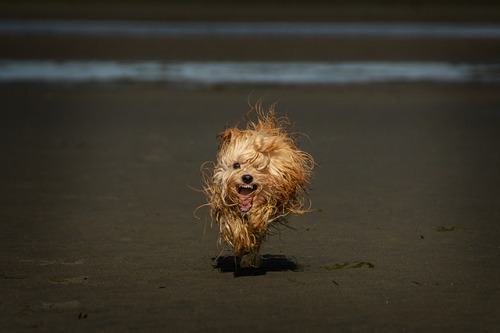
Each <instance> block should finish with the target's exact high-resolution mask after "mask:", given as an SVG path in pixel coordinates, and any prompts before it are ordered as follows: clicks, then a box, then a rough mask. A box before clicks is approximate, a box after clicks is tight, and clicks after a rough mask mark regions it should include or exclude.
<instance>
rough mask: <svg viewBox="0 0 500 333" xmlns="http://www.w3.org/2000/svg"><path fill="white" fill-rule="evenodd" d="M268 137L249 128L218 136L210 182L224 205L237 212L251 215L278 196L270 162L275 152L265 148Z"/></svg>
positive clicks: (273, 168)
mask: <svg viewBox="0 0 500 333" xmlns="http://www.w3.org/2000/svg"><path fill="white" fill-rule="evenodd" d="M275 139H276V138H275ZM270 140H272V137H270V136H269V135H268V134H266V133H259V132H256V131H250V130H245V131H241V130H234V129H232V130H228V131H226V132H224V133H223V135H222V139H221V147H220V150H219V154H218V157H217V166H216V168H215V173H214V183H215V184H216V186H219V187H220V189H221V194H222V196H223V197H224V200H225V203H226V205H228V206H232V207H234V209H238V210H239V212H240V213H241V214H251V213H252V211H255V210H256V209H258V208H259V207H261V206H263V205H265V204H267V203H269V202H270V201H272V200H271V198H272V197H273V196H274V197H276V196H278V195H277V193H276V192H277V190H278V188H279V186H278V184H277V182H278V179H277V178H276V176H277V174H276V172H274V170H275V168H276V167H275V165H274V164H275V162H274V161H273V159H274V158H276V157H277V155H276V151H270V150H269V148H270V147H269V143H270Z"/></svg>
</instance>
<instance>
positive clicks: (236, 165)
mask: <svg viewBox="0 0 500 333" xmlns="http://www.w3.org/2000/svg"><path fill="white" fill-rule="evenodd" d="M240 167H241V166H240V164H239V163H238V162H236V163H234V164H233V169H239V168H240Z"/></svg>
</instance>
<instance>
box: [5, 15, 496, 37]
mask: <svg viewBox="0 0 500 333" xmlns="http://www.w3.org/2000/svg"><path fill="white" fill-rule="evenodd" d="M0 33H2V34H42V35H43V34H45V35H87V36H92V35H109V36H174V37H210V36H212V37H228V36H231V37H245V38H249V37H262V36H264V37H265V36H274V37H279V36H303V37H319V36H322V37H335V36H340V37H404V38H415V37H418V38H421V37H425V38H495V39H498V38H500V24H493V23H425V22H421V23H361V22H350V23H324V22H317V23H312V22H302V23H301V22H293V23H292V22H128V21H85V20H82V21H64V20H57V21H56V20H28V21H16V20H0Z"/></svg>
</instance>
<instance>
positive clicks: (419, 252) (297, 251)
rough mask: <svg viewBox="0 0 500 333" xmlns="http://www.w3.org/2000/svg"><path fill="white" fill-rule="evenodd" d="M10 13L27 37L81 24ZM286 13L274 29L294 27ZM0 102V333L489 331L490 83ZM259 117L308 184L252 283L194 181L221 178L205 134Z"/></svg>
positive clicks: (456, 49) (126, 45) (372, 49)
mask: <svg viewBox="0 0 500 333" xmlns="http://www.w3.org/2000/svg"><path fill="white" fill-rule="evenodd" d="M12 6H13V5H12ZM12 6H11V7H6V8H8V11H7V12H6V13H10V14H9V15H12V17H17V18H19V19H32V18H36V17H37V15H35V14H36V13H39V15H38V17H42V18H46V17H49V18H51V19H53V18H55V19H57V18H61V17H63V18H64V17H69V18H71V19H74V18H75V17H74V15H76V14H75V13H74V12H73V11H71V10H69V11H68V9H66V11H64V10H62V9H61V10H60V11H57V10H54V11H43V10H41V9H38V11H29V10H27V11H22V10H21V9H16V7H15V6H13V7H12ZM33 6H34V5H33ZM491 6H492V5H491ZM492 8H497V7H495V6H493V7H492ZM299 9H300V8H299ZM104 12H105V13H106V11H104ZM318 12H321V11H318ZM347 12H349V11H347ZM369 12H370V11H369ZM444 12H445V13H446V11H445V10H444ZM16 13H17V14H16ZM20 13H21V14H20ZM33 13H34V14H33ZM47 13H48V14H47ZM51 13H52V14H51ZM64 13H70V14H67V15H66V16H65V15H63V14H64ZM82 13H87V12H85V11H82ZM88 13H96V12H95V11H89V12H88ZM88 13H87V15H86V17H87V18H89V19H96V17H94V16H93V15H96V14H88ZM101 13H102V12H101ZM127 13H128V14H126V15H125V14H123V13H122V17H123V18H124V19H133V18H134V17H137V16H134V13H133V11H128V12H127ZM140 13H142V12H139V14H137V15H142V14H140ZM175 13H184V14H182V15H184V16H182V15H181V14H176V15H181V16H178V17H181V19H184V20H185V17H186V16H187V14H185V13H186V11H185V9H184V11H182V10H179V11H178V12H175ZM197 13H198V14H197V15H198V16H196V15H195V18H197V17H201V19H202V18H203V16H202V14H200V12H197ZM201 13H202V12H201ZM250 13H253V12H250ZM294 13H295V16H293V15H292V14H289V16H288V17H285V18H286V19H288V20H290V21H293V20H294V17H295V19H297V17H298V18H299V19H302V17H301V15H305V14H304V13H307V11H306V12H301V11H300V10H296V11H295V12H294ZM301 13H302V14H301ZM344 13H346V11H344ZM349 13H350V12H349ZM376 13H379V12H378V11H376ZM405 13H412V11H406V12H405ZM450 13H451V14H449V15H450V20H451V21H457V20H464V18H467V11H465V13H464V12H463V11H462V12H460V11H459V10H458V9H456V8H455V9H454V10H450ZM471 13H472V14H473V15H472V14H471V15H472V16H473V18H474V19H473V20H475V21H478V20H480V19H481V15H480V14H481V13H483V17H484V18H485V19H488V18H491V17H496V16H495V15H496V14H495V13H498V11H495V10H487V11H480V10H476V11H471ZM28 14H29V15H28ZM4 15H6V14H4ZM16 15H18V16H16ZM23 15H24V16H23ZM51 15H52V16H51ZM158 15H159V14H158ZM172 15H173V14H172ZM249 15H250V14H249ZM311 15H313V14H311ZM325 15H326V14H325ZM346 15H347V14H346ZM350 15H353V14H350ZM373 15H375V14H373ZM408 15H410V14H408ZM472 16H471V17H472ZM162 17H163V16H162ZM251 17H252V18H253V19H255V17H254V16H251ZM346 17H347V18H349V19H352V17H351V16H348V15H347V16H346ZM373 17H376V18H378V17H379V16H376V15H375V16H373ZM391 17H392V16H391ZM106 18H111V19H113V18H115V17H113V16H112V15H108V16H107V17H106ZM382 18H383V19H384V20H390V19H391V18H390V17H389V18H388V17H385V16H384V17H382ZM382 18H379V19H382ZM97 19H101V18H99V17H97ZM140 19H143V17H142V16H141V17H140ZM152 19H157V17H155V16H154V15H153V16H152ZM197 19H199V18H197ZM325 19H326V18H325ZM328 19H331V18H330V17H328ZM337 19H339V18H337ZM393 20H394V18H393ZM436 20H437V18H436ZM0 41H2V43H3V45H8V46H9V47H5V48H2V50H1V51H0V57H1V59H59V60H67V59H98V60H106V59H108V60H109V59H113V60H151V59H157V60H169V61H180V60H196V61H206V60H211V61H219V60H240V61H246V60H266V61H272V60H275V61H278V60H279V61H345V60H383V61H396V60H411V61H430V60H432V61H436V60H437V61H449V62H452V63H472V64H474V63H480V64H483V63H486V64H487V63H495V62H496V63H497V62H498V59H499V58H498V56H499V55H500V51H499V49H498V46H497V45H498V40H489V39H484V40H481V39H479V40H478V39H474V40H472V39H471V40H467V39H463V40H461V39H457V40H444V41H440V40H433V39H416V40H412V41H408V40H398V39H382V40H380V41H378V40H377V39H369V38H367V39H348V40H344V39H342V38H327V39H321V38H311V39H307V38H302V39H300V38H299V39H293V40H292V39H280V40H276V39H273V38H260V39H251V38H250V39H246V40H245V39H235V40H231V39H229V40H227V39H225V40H222V39H215V40H206V39H201V38H192V39H182V38H129V37H120V38H118V37H116V38H110V37H92V38H91V37H81V36H80V37H75V38H72V37H67V36H66V37H61V36H59V37H58V36H42V37H40V38H37V37H34V36H31V35H30V36H11V35H0ZM214 43H215V44H214ZM294 43H295V44H294ZM380 43H382V44H383V43H387V44H386V45H388V46H390V48H387V47H385V46H381V44H380ZM44 45H45V46H46V47H42V46H44ZM224 45H226V46H227V48H226V49H224V51H223V48H224ZM336 45H343V46H345V47H340V51H338V52H336V51H335V50H336V48H335V46H336ZM114 46H116V47H114ZM434 46H436V47H434ZM388 49H390V50H391V52H387V50H388ZM252 50H253V52H254V53H251V51H252ZM255 50H259V51H261V50H266V51H265V52H264V51H262V52H256V51H255ZM283 50H285V51H287V52H283ZM293 50H297V51H296V52H295V53H294V52H292V51H293ZM305 50H307V52H306V51H305ZM392 51H393V52H392ZM0 87H1V89H0V110H2V111H1V115H2V120H1V122H0V133H1V135H2V140H1V143H0V145H1V149H2V150H1V151H2V155H3V158H2V163H1V166H0V170H1V175H2V187H1V190H0V197H1V206H0V218H1V226H2V232H1V233H0V294H1V295H2V297H1V299H0V310H1V311H0V327H1V330H2V331H4V332H23V331H33V330H35V329H36V330H42V331H51V332H63V331H120V332H136V331H153V332H156V331H158V332H160V331H172V332H195V331H196V332H200V331H207V332H212V331H223V332H224V331H240V332H251V331H263V332H270V331H283V332H285V331H286V332H302V331H306V330H307V331H315V332H316V331H317V332H331V331H334V332H335V331H339V332H344V331H348V332H351V331H353V332H359V331H370V332H388V331H389V332H391V331H398V332H399V331H410V332H416V331H427V332H434V331H439V332H470V331H478V332H494V331H497V330H498V329H499V328H500V320H499V314H500V313H499V309H500V290H499V283H498V281H499V278H500V269H499V267H498V264H497V263H498V261H499V251H500V247H499V246H500V244H499V242H498V240H499V235H500V226H499V223H498V222H499V220H500V208H499V207H500V202H499V200H500V189H499V188H500V186H499V185H500V173H499V171H498V170H500V155H499V154H498V146H499V136H498V129H499V128H500V112H499V109H500V95H499V94H498V88H499V85H498V83H487V82H482V83H481V82H462V83H436V82H411V83H409V82H385V83H384V82H382V83H358V84H350V85H306V86H303V85H279V84H255V85H237V86H232V85H213V86H182V85H172V84H166V83H147V84H145V83H134V82H113V83H105V84H91V83H85V84H65V83H44V82H16V83H5V82H4V83H1V84H0ZM259 98H263V101H264V104H265V105H269V104H271V103H273V102H276V101H278V104H277V106H276V108H277V112H278V113H279V114H286V115H287V116H288V117H289V118H290V120H291V121H292V122H293V127H292V130H293V131H294V132H299V133H303V135H301V137H300V138H301V140H300V142H301V148H302V149H303V150H305V151H307V152H308V153H310V154H311V155H312V156H313V157H314V159H315V162H316V168H315V172H314V175H313V178H312V181H311V188H310V190H309V197H310V199H311V203H312V207H311V212H309V213H307V214H304V215H301V216H294V217H291V218H290V219H289V223H288V225H287V226H288V227H287V226H281V227H279V228H276V229H273V232H272V234H271V235H270V236H269V238H268V239H267V241H266V242H265V244H264V245H263V248H262V251H261V253H262V266H261V268H259V269H250V270H248V269H246V270H242V269H240V268H236V267H235V265H234V258H233V257H232V255H231V251H230V250H229V249H224V248H222V246H218V245H217V237H218V231H217V226H213V227H212V226H211V221H210V218H209V212H208V209H207V208H206V207H203V205H204V204H205V202H206V199H205V197H204V195H203V193H201V191H200V190H201V189H202V186H203V184H202V181H201V177H200V166H201V165H202V164H203V163H204V162H206V161H214V160H215V154H216V151H217V140H216V134H217V133H219V132H221V131H223V130H224V129H225V128H226V127H227V126H233V125H235V124H236V123H239V124H240V125H243V124H244V121H243V118H242V116H243V115H244V113H245V112H246V111H248V109H249V105H248V103H249V102H250V103H255V102H256V101H257V99H259Z"/></svg>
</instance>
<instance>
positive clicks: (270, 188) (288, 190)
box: [202, 101, 314, 267]
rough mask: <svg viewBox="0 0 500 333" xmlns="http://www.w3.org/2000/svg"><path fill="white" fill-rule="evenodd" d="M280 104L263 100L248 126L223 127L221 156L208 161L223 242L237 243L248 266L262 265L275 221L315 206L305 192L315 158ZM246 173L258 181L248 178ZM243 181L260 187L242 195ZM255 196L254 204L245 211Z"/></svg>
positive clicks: (211, 202) (208, 187)
mask: <svg viewBox="0 0 500 333" xmlns="http://www.w3.org/2000/svg"><path fill="white" fill-rule="evenodd" d="M274 106H275V105H274V104H273V105H271V106H270V107H269V109H268V110H267V111H264V110H263V108H262V103H261V102H260V101H258V102H257V103H256V105H255V106H254V107H252V108H251V110H250V111H249V112H248V113H247V125H246V129H243V130H242V129H239V128H237V127H236V126H235V127H232V128H228V129H226V130H225V131H224V132H222V133H219V134H218V135H217V137H218V139H219V147H218V152H217V162H216V163H212V165H213V167H202V170H203V171H204V172H202V174H203V175H204V181H205V188H204V192H205V194H206V195H207V201H208V206H209V207H210V212H211V216H212V220H213V221H215V222H216V223H217V225H218V226H219V229H220V233H219V243H223V242H224V241H225V242H226V243H228V244H229V245H231V246H232V247H233V249H234V253H235V255H237V256H241V257H242V260H241V266H244V267H245V266H258V265H259V248H260V245H261V242H262V241H263V239H264V238H265V237H266V235H267V233H268V230H269V229H268V228H269V225H270V224H271V223H273V222H275V221H278V220H283V219H285V218H286V216H287V215H289V214H303V213H305V212H307V211H308V210H309V208H305V207H304V204H305V201H306V200H305V196H304V194H305V193H306V187H307V185H308V184H309V178H310V176H311V172H312V169H313V167H314V161H313V158H312V157H311V155H309V154H308V153H306V152H303V151H301V150H300V149H299V148H298V144H297V140H296V138H295V137H294V136H293V135H292V134H291V133H289V132H288V129H289V127H290V122H289V120H288V118H286V117H281V118H277V117H276V115H275V111H274ZM252 114H255V115H256V116H257V121H256V122H254V121H252V120H251V119H250V116H251V115H252ZM204 166H206V164H204ZM244 175H246V178H247V179H246V181H248V180H249V178H250V177H248V175H250V176H251V178H252V182H251V183H246V182H245V181H244V177H243V178H242V176H244ZM240 186H246V187H252V188H254V187H255V188H256V189H255V190H254V191H253V192H251V193H250V194H248V195H242V194H241V193H239V191H241V190H240ZM248 191H250V190H248ZM242 193H243V191H242ZM245 193H246V192H245ZM250 202H251V208H250V209H249V210H248V211H242V207H243V208H247V207H248V206H249V203H250Z"/></svg>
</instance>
